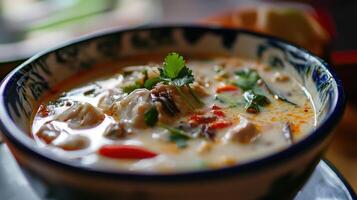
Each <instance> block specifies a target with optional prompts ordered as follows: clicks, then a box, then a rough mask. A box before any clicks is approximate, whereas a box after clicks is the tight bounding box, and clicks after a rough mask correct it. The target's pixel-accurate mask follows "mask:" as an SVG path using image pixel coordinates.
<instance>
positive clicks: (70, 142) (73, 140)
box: [56, 135, 90, 151]
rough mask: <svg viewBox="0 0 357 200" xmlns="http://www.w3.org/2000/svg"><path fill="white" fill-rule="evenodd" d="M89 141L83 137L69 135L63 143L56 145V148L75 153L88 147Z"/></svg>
mask: <svg viewBox="0 0 357 200" xmlns="http://www.w3.org/2000/svg"><path fill="white" fill-rule="evenodd" d="M89 144H90V140H89V139H88V137H86V136H83V135H69V136H68V137H67V138H65V139H64V140H63V141H61V142H59V143H58V144H56V146H57V147H59V148H61V149H63V150H66V151H77V150H81V149H85V148H87V147H88V146H89Z"/></svg>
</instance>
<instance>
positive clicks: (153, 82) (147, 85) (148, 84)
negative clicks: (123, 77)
mask: <svg viewBox="0 0 357 200" xmlns="http://www.w3.org/2000/svg"><path fill="white" fill-rule="evenodd" d="M160 81H161V79H160V77H154V78H151V79H147V80H146V81H145V83H144V87H145V88H146V89H148V90H151V89H152V88H153V87H154V86H155V85H156V84H157V83H158V82H160Z"/></svg>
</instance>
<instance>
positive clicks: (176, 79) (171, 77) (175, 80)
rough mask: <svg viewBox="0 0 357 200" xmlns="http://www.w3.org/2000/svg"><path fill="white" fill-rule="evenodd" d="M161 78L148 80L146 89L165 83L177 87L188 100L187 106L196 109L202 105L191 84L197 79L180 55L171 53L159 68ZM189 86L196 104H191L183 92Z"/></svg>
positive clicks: (145, 84)
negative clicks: (197, 105)
mask: <svg viewBox="0 0 357 200" xmlns="http://www.w3.org/2000/svg"><path fill="white" fill-rule="evenodd" d="M159 71H160V76H158V77H154V78H151V79H147V80H146V81H145V83H144V86H145V88H147V89H152V88H153V87H154V86H155V85H156V84H157V83H160V82H163V83H164V84H169V85H173V86H175V88H176V90H177V91H178V93H179V94H180V95H181V97H182V98H183V99H187V104H188V105H189V107H190V108H191V109H194V108H195V107H196V106H195V105H196V104H199V105H202V104H203V103H202V101H200V100H199V98H198V97H197V96H196V95H195V94H194V92H193V90H192V89H191V88H190V86H189V84H190V83H193V82H194V80H195V78H194V76H193V74H192V70H190V69H189V68H188V67H187V66H186V62H185V60H184V58H183V57H182V56H180V55H179V54H178V53H174V52H173V53H169V54H168V55H167V56H166V58H165V61H164V64H163V68H159ZM183 86H187V87H188V88H189V92H190V95H191V96H192V97H193V99H194V100H195V102H196V104H195V103H193V102H191V101H190V100H189V99H190V98H188V97H187V96H186V94H185V93H184V92H183V91H182V89H181V88H182V87H183Z"/></svg>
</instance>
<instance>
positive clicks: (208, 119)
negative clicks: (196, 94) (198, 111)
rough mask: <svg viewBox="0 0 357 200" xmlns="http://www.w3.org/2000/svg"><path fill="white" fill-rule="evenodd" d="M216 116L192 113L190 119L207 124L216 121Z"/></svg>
mask: <svg viewBox="0 0 357 200" xmlns="http://www.w3.org/2000/svg"><path fill="white" fill-rule="evenodd" d="M216 119H217V117H216V116H205V115H192V116H191V117H190V121H194V122H197V123H199V124H207V123H211V122H214V121H216Z"/></svg>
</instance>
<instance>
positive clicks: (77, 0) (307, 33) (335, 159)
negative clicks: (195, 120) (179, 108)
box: [0, 0, 357, 190]
mask: <svg viewBox="0 0 357 200" xmlns="http://www.w3.org/2000/svg"><path fill="white" fill-rule="evenodd" d="M354 20H357V1H354V0H343V1H337V0H300V1H277V0H276V1H273V0H271V1H253V0H0V77H4V76H5V75H6V74H7V73H8V72H9V71H10V70H11V69H13V68H14V67H16V65H18V64H19V63H21V62H22V61H24V60H25V59H27V58H29V57H30V56H32V55H34V54H36V53H37V52H39V51H42V50H44V49H47V48H50V47H53V46H56V45H58V44H61V43H64V42H66V41H69V40H71V39H74V38H77V37H79V36H82V35H85V34H90V33H93V32H96V31H100V30H103V29H111V28H120V27H126V26H134V25H143V24H150V23H201V24H212V25H215V26H225V27H237V28H244V29H249V30H253V31H258V32H263V33H265V34H270V35H274V36H277V37H280V38H284V39H285V40H288V41H290V42H292V43H295V44H297V45H299V46H302V47H304V48H306V49H308V50H310V51H311V52H313V53H315V54H316V55H318V56H320V57H321V58H323V59H325V60H326V61H328V62H329V63H330V64H331V65H332V66H333V68H334V69H335V71H337V73H338V74H339V76H340V77H341V78H342V79H343V83H344V86H345V89H346V92H347V96H348V103H347V107H346V113H345V115H344V117H343V120H342V123H340V125H339V126H338V127H337V129H336V134H335V138H334V140H333V143H332V145H331V146H330V147H329V149H328V151H327V154H326V156H325V157H326V158H327V159H328V160H330V161H331V162H332V163H333V164H334V165H335V166H336V167H337V168H338V169H339V170H340V171H341V173H342V174H343V175H344V176H345V177H346V179H347V180H348V181H349V182H350V183H351V185H352V186H353V187H354V189H355V190H357V170H356V169H357V147H356V145H355V144H356V143H357V123H355V122H354V120H355V119H357V100H356V99H357V98H356V96H357V80H356V78H354V76H355V75H356V74H357V73H356V72H357V38H356V37H357V27H356V26H355V22H354ZM287 27H288V28H287Z"/></svg>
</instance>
